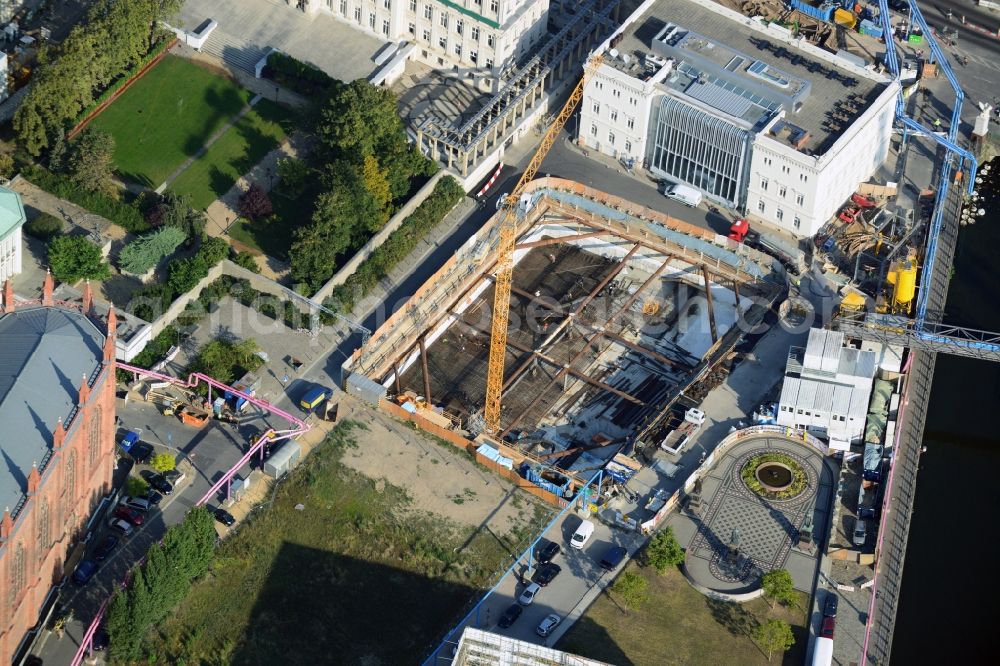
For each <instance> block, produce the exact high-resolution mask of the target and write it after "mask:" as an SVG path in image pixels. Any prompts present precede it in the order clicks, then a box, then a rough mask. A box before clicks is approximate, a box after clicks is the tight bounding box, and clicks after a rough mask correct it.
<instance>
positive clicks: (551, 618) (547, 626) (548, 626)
mask: <svg viewBox="0 0 1000 666" xmlns="http://www.w3.org/2000/svg"><path fill="white" fill-rule="evenodd" d="M560 622H562V618H561V617H559V616H558V615H556V614H555V613H552V614H551V615H546V616H545V619H544V620H542V621H541V622H540V623H539V625H538V628H537V629H535V633H536V634H538V635H539V636H548V635H549V634H551V633H552V630H553V629H555V628H556V627H558V626H559V623H560Z"/></svg>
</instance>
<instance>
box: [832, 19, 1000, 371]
mask: <svg viewBox="0 0 1000 666" xmlns="http://www.w3.org/2000/svg"><path fill="white" fill-rule="evenodd" d="M878 4H879V10H880V15H881V16H880V18H881V22H882V30H883V34H884V35H885V46H886V49H885V65H886V66H887V67H888V68H889V71H890V72H891V73H892V75H893V76H895V77H898V76H899V74H900V72H899V56H898V54H897V53H896V45H895V43H894V41H893V29H892V22H891V15H890V13H889V7H888V2H887V0H879V2H878ZM908 4H909V7H910V20H911V21H913V22H914V23H916V24H917V25H918V26H919V27H920V29H921V30H922V31H923V35H924V38H925V39H926V40H927V46H928V49H929V50H930V56H931V58H932V61H934V62H936V63H937V65H938V67H939V68H940V69H941V71H942V72H943V73H944V75H945V78H947V79H948V83H949V84H950V85H951V88H952V90H953V91H954V93H955V105H954V108H953V109H952V115H951V123H950V125H949V126H948V129H947V131H946V132H935V131H933V130H932V129H931V128H928V127H926V126H924V125H922V124H921V123H920V122H918V121H917V120H915V119H914V118H911V117H910V116H909V115H907V113H906V104H905V100H904V98H903V91H902V90H900V93H899V96H898V97H897V99H896V119H897V120H898V121H899V122H900V124H901V125H902V126H903V137H904V143H905V141H906V138H907V136H908V134H914V135H917V136H925V137H929V138H931V139H933V140H934V141H935V142H936V143H937V144H938V145H940V146H941V147H942V148H944V149H945V150H946V151H947V155H946V157H945V159H944V162H943V164H942V168H941V175H940V177H939V184H938V195H937V198H936V201H935V203H934V209H933V212H932V214H931V220H930V227H929V229H928V232H927V244H926V248H925V253H924V265H923V269H922V271H921V276H920V288H919V290H918V292H917V303H916V316H915V317H914V318H912V319H911V318H909V317H903V316H898V315H885V314H875V313H859V314H856V315H851V314H846V315H844V316H842V317H841V318H840V320H839V322H838V327H839V328H840V329H841V330H843V331H844V332H845V333H848V334H850V335H854V336H857V337H862V338H869V339H875V340H878V341H881V342H886V343H890V344H898V345H904V346H907V347H915V348H918V349H924V350H926V351H931V352H942V353H948V354H956V355H959V356H969V357H973V358H981V359H984V360H990V361H997V362H1000V333H992V332H989V331H981V330H977V329H972V328H967V327H962V326H953V325H949V324H944V323H942V322H941V321H940V314H939V310H940V308H941V307H942V306H943V298H942V299H941V302H940V303H931V302H930V301H931V297H932V295H934V291H935V290H934V289H933V288H932V282H933V280H934V277H935V273H936V272H937V271H948V270H949V269H950V266H939V265H938V250H939V247H938V245H939V240H940V239H941V235H942V226H943V222H944V215H945V209H946V208H947V207H948V206H953V205H954V202H953V201H951V198H952V197H953V196H954V197H961V192H960V191H959V190H960V188H959V186H958V185H957V183H955V182H953V179H952V176H951V174H952V170H953V169H956V168H957V171H958V172H965V171H968V177H967V178H966V179H965V181H966V192H965V193H966V194H968V195H971V194H972V193H973V187H974V186H975V181H976V171H977V170H978V168H979V164H978V162H977V160H976V157H975V155H973V154H972V153H971V152H969V151H968V150H966V149H965V148H962V147H961V146H960V145H958V128H959V126H960V124H961V116H962V104H963V102H964V100H965V93H964V92H963V91H962V86H961V85H960V84H959V82H958V79H957V77H956V76H955V72H954V71H953V70H952V68H951V65H949V64H948V58H947V57H946V55H945V53H944V52H943V51H942V50H941V47H940V45H939V44H938V42H937V39H936V38H935V36H934V33H933V32H932V31H931V29H930V26H928V25H927V21H926V20H925V19H924V16H923V14H922V13H921V11H920V8H919V7H918V6H917V4H916V2H914V1H913V0H909V2H908ZM955 180H957V179H955Z"/></svg>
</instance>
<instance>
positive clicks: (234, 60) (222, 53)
mask: <svg viewBox="0 0 1000 666" xmlns="http://www.w3.org/2000/svg"><path fill="white" fill-rule="evenodd" d="M201 50H202V51H203V52H204V53H208V54H211V55H214V56H215V57H217V58H219V59H220V60H222V62H224V63H225V64H227V65H228V66H229V67H231V68H233V69H238V70H241V71H244V72H248V73H250V74H251V75H254V74H256V71H255V68H256V66H257V63H258V62H259V61H260V59H261V58H263V57H264V54H265V53H267V52H268V50H269V49H268V47H266V46H265V47H260V46H254V45H252V44H248V43H247V42H245V41H243V40H242V39H238V38H236V37H233V36H231V35H227V34H226V33H224V32H222V30H220V29H219V28H216V29H215V30H213V31H212V34H211V35H210V36H209V38H208V40H207V41H206V42H205V44H204V46H202V48H201Z"/></svg>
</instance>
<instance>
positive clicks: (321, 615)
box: [112, 422, 550, 665]
mask: <svg viewBox="0 0 1000 666" xmlns="http://www.w3.org/2000/svg"><path fill="white" fill-rule="evenodd" d="M354 427H357V426H355V424H353V423H351V422H343V423H341V424H339V425H338V426H337V427H336V428H334V430H333V431H332V432H331V433H330V435H329V436H328V438H327V439H326V441H325V442H324V443H323V444H321V445H319V446H318V447H317V448H316V449H314V450H313V451H312V453H310V454H309V456H308V457H307V458H306V459H305V460H304V461H303V462H302V463H301V464H300V465H299V467H298V468H296V469H295V470H294V471H293V472H292V473H291V475H290V476H289V477H288V478H287V479H285V480H284V481H283V482H282V483H281V485H280V486H278V489H277V491H276V493H275V494H274V501H273V504H270V505H269V507H268V508H264V509H261V510H259V511H258V512H257V513H256V515H255V516H254V517H253V518H252V519H251V520H249V522H247V523H245V524H243V525H242V526H241V527H240V528H239V529H238V530H237V531H236V533H235V534H233V535H231V536H230V537H229V538H227V539H226V540H225V541H223V542H222V544H221V546H220V547H219V549H218V550H217V552H216V556H215V561H214V562H213V564H212V568H211V571H210V573H209V574H208V575H207V576H206V577H205V578H203V579H202V580H200V581H198V582H196V583H195V584H194V586H193V587H192V589H191V591H190V592H189V593H188V595H187V597H186V598H185V599H184V601H182V602H181V604H180V605H179V607H178V608H177V609H175V611H174V613H173V614H172V615H171V616H169V617H168V618H167V619H166V620H165V621H164V622H162V623H160V624H159V626H157V627H156V628H155V629H154V630H152V631H151V632H150V634H149V635H148V636H147V637H146V648H147V650H148V653H147V654H148V655H149V659H150V662H149V663H161V664H162V663H171V664H180V663H186V664H209V663H212V664H215V663H232V664H261V665H265V664H331V663H368V664H412V663H416V662H417V661H418V660H419V659H420V657H421V656H423V655H425V654H427V653H428V652H429V651H430V650H431V649H433V647H434V645H435V644H436V641H437V640H439V639H440V636H441V635H442V634H443V633H444V632H445V631H446V630H447V629H448V628H450V627H451V626H452V625H453V623H454V622H455V621H457V620H458V619H459V615H460V614H461V612H462V609H463V608H466V605H467V604H468V603H469V602H470V601H471V600H472V599H474V598H475V597H477V596H478V595H479V594H481V590H482V588H483V586H484V585H486V584H487V583H488V582H489V581H491V580H492V578H493V577H494V575H495V573H496V572H497V571H499V570H502V569H503V568H504V567H506V566H507V565H508V564H509V563H510V553H511V552H513V551H514V549H515V548H516V547H517V546H515V544H520V543H523V542H524V541H525V539H527V538H528V536H529V535H530V534H532V533H534V532H535V531H537V530H538V529H539V528H540V526H541V525H542V524H544V521H545V520H547V519H548V517H549V516H550V512H548V511H547V510H546V509H545V508H544V507H536V513H535V515H534V516H533V517H530V519H529V518H528V517H527V516H526V517H525V520H524V522H521V523H519V524H518V527H517V528H515V529H514V530H512V531H511V532H510V533H508V534H494V533H492V532H490V531H489V530H479V529H476V528H472V527H469V526H460V525H458V524H455V523H451V522H449V521H448V520H446V519H444V518H442V517H441V516H439V515H436V514H428V513H424V512H421V511H420V507H415V506H412V505H411V501H410V499H409V497H408V496H407V494H406V491H405V490H404V489H402V488H398V487H395V486H392V485H390V484H387V483H385V482H384V481H380V482H376V481H374V480H372V479H370V478H368V477H366V476H363V475H361V474H359V473H357V472H355V471H353V470H351V469H350V468H348V467H346V466H345V465H343V464H341V462H340V455H341V454H342V452H343V450H344V449H345V448H346V447H349V446H356V444H355V442H354V436H353V434H352V432H351V430H352V428H354ZM453 453H454V449H453ZM454 455H460V454H459V453H454ZM297 507H300V508H297ZM407 509H409V510H407ZM463 546H464V547H463ZM112 640H113V638H112Z"/></svg>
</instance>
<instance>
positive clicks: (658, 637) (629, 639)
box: [557, 562, 809, 666]
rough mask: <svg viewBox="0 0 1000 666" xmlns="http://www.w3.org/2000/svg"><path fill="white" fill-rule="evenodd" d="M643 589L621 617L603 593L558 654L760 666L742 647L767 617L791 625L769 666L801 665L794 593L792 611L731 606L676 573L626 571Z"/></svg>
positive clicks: (802, 597) (801, 607) (802, 644)
mask: <svg viewBox="0 0 1000 666" xmlns="http://www.w3.org/2000/svg"><path fill="white" fill-rule="evenodd" d="M627 570H628V571H636V572H638V573H639V574H640V575H641V576H642V577H643V578H645V579H646V580H647V581H648V582H649V588H648V591H649V600H648V601H647V602H646V603H645V604H643V605H642V606H641V607H640V608H638V609H632V610H629V611H628V613H623V612H622V610H621V609H620V607H619V606H618V605H617V603H616V602H615V600H614V596H613V595H614V593H611V596H609V595H608V593H607V592H606V593H605V594H602V595H601V596H600V597H598V599H597V601H595V602H594V604H593V605H592V606H591V607H590V608H589V609H588V610H587V612H586V613H585V614H584V615H583V617H581V618H580V620H579V621H578V622H577V623H576V624H574V625H573V626H572V627H571V628H570V630H569V631H568V632H566V634H565V635H564V636H563V638H562V639H561V640H560V641H559V644H558V646H557V647H558V648H559V649H560V650H566V651H568V652H572V653H574V654H578V655H580V656H583V657H589V658H591V659H598V660H601V661H606V662H609V663H612V664H635V665H636V666H644V665H646V664H649V665H653V664H656V665H666V664H685V665H686V664H741V665H752V664H760V665H761V666H764V665H766V664H768V660H767V655H766V654H764V653H763V652H761V651H760V650H759V649H758V648H757V646H756V645H755V644H754V643H753V641H751V639H750V630H751V629H752V628H753V626H754V625H755V624H756V623H757V622H761V621H764V620H766V619H768V618H770V617H775V618H779V619H782V620H785V621H786V622H788V623H789V624H791V625H792V632H793V634H794V635H795V645H793V646H792V647H791V649H790V650H788V652H786V653H784V655H779V654H776V655H774V658H773V660H772V661H771V662H770V663H771V664H775V663H779V664H782V663H783V664H801V663H802V662H803V661H804V660H805V654H806V646H807V643H808V638H807V631H806V626H805V625H806V621H807V618H808V615H807V610H806V609H808V607H809V597H808V595H806V594H803V593H801V592H798V593H797V594H798V595H799V598H798V603H797V606H793V607H783V606H780V605H779V606H776V607H775V608H774V609H773V610H772V609H771V607H770V605H769V604H768V602H767V601H765V600H763V599H755V600H753V601H751V602H749V603H746V604H731V603H727V602H723V601H716V600H713V599H709V598H708V597H706V596H705V595H703V594H701V593H700V592H698V591H697V590H696V589H694V588H693V587H691V586H690V585H689V584H688V583H687V581H686V580H685V579H684V576H683V575H682V574H681V573H680V571H679V570H678V569H670V570H668V571H667V573H666V574H665V575H663V576H660V575H658V574H657V573H656V571H655V570H653V569H652V568H650V567H639V566H638V565H636V563H635V562H632V563H630V564H629V566H628V568H627Z"/></svg>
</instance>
